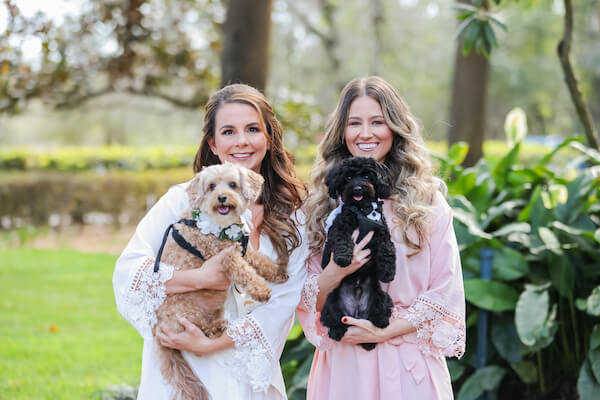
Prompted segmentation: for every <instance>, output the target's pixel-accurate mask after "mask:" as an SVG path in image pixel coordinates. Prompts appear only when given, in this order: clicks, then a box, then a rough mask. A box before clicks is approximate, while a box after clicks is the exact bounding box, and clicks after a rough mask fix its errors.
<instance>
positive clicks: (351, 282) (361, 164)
mask: <svg viewBox="0 0 600 400" xmlns="http://www.w3.org/2000/svg"><path fill="white" fill-rule="evenodd" d="M325 184H326V185H327V188H328V191H329V195H330V196H331V197H332V198H334V199H337V198H341V201H342V206H341V212H340V213H339V214H338V215H337V216H336V217H335V219H334V220H333V223H332V224H331V227H330V229H329V231H328V233H327V240H326V242H325V249H324V251H323V258H322V260H321V265H322V267H323V268H325V267H326V266H327V264H328V263H329V260H330V259H331V254H332V253H333V260H334V261H335V263H336V264H338V265H339V266H340V267H347V266H348V265H350V263H351V262H352V254H353V250H354V242H353V241H352V232H354V230H356V229H358V231H359V234H358V241H360V240H361V239H362V238H363V237H364V236H365V235H366V234H367V233H369V231H373V233H374V235H373V238H372V239H371V241H370V242H369V243H368V244H367V246H366V248H368V249H370V250H371V256H370V259H369V261H368V262H367V263H365V264H364V265H363V266H362V267H361V268H360V269H359V270H357V271H356V272H354V273H352V274H350V275H348V276H346V277H345V278H344V279H343V280H342V282H341V283H340V285H339V286H338V287H337V288H336V289H334V290H333V291H332V292H331V293H329V295H328V296H327V300H326V301H325V305H324V306H323V310H322V311H321V322H322V323H323V325H324V326H326V327H328V328H329V337H331V338H332V339H334V340H338V341H339V340H341V339H342V337H343V336H344V334H345V333H346V330H347V329H348V325H347V324H344V323H343V322H342V321H341V319H342V317H343V316H344V315H348V316H351V317H353V318H360V319H368V320H369V321H371V322H372V323H373V325H375V326H377V327H379V328H385V327H386V326H388V325H389V320H390V317H391V314H392V307H393V303H392V299H391V298H390V296H389V295H388V294H387V293H386V292H384V291H383V290H382V289H381V285H380V284H379V282H380V281H381V282H391V281H392V280H393V279H394V275H395V273H396V252H395V248H394V244H393V243H392V240H391V237H390V232H389V229H388V226H387V224H386V221H385V218H384V216H383V208H382V206H383V201H382V200H381V199H384V198H386V197H389V196H390V194H391V189H392V176H391V173H390V171H389V169H388V168H387V167H386V166H385V165H383V164H381V163H379V162H377V161H375V160H374V159H372V158H365V157H354V158H348V159H345V160H343V161H342V162H340V163H338V164H336V165H335V166H334V167H333V168H332V169H331V170H330V171H329V173H328V174H327V176H326V177H325ZM361 346H362V347H363V348H364V349H366V350H372V349H374V348H375V343H361Z"/></svg>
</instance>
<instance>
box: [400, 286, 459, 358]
mask: <svg viewBox="0 0 600 400" xmlns="http://www.w3.org/2000/svg"><path fill="white" fill-rule="evenodd" d="M394 315H395V316H396V317H400V316H401V317H402V318H405V319H406V320H407V321H409V322H410V323H411V324H412V325H413V326H414V327H415V328H417V338H418V344H419V349H420V350H421V352H423V353H424V354H426V355H430V356H433V357H457V358H460V357H462V355H463V354H464V352H465V325H464V322H463V321H462V319H461V318H460V317H459V316H457V315H456V314H454V313H452V312H450V311H449V310H447V309H446V308H444V307H443V306H440V305H439V304H436V303H434V302H432V301H430V300H428V299H426V298H423V297H417V299H416V300H415V302H414V303H413V305H412V306H410V307H409V308H408V310H406V311H405V312H404V313H403V315H401V313H400V311H398V310H396V308H394V311H393V312H392V318H393V317H394Z"/></svg>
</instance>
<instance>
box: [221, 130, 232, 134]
mask: <svg viewBox="0 0 600 400" xmlns="http://www.w3.org/2000/svg"><path fill="white" fill-rule="evenodd" d="M221 134H222V135H233V130H232V129H227V130H224V131H223V132H221Z"/></svg>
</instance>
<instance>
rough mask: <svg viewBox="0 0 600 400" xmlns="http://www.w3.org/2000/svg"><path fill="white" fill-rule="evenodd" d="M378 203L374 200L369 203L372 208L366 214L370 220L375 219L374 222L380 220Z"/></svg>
mask: <svg viewBox="0 0 600 400" xmlns="http://www.w3.org/2000/svg"><path fill="white" fill-rule="evenodd" d="M378 205H379V204H378V203H376V202H374V201H373V202H372V203H371V208H372V210H371V212H370V213H369V214H367V218H369V219H370V220H371V221H375V222H379V221H381V213H380V212H379V211H377V208H378V207H377V206H378ZM382 208H383V207H382Z"/></svg>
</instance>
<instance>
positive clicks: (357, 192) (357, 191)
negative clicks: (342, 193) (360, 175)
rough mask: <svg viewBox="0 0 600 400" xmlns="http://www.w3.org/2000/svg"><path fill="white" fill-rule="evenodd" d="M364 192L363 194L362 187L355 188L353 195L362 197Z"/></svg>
mask: <svg viewBox="0 0 600 400" xmlns="http://www.w3.org/2000/svg"><path fill="white" fill-rule="evenodd" d="M362 192H363V189H362V187H360V186H354V189H352V194H354V195H357V196H358V195H361V194H362Z"/></svg>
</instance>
